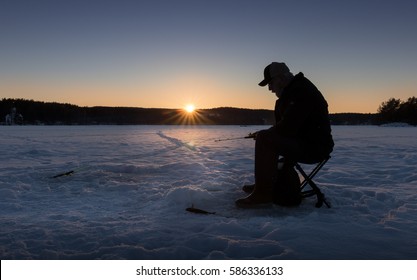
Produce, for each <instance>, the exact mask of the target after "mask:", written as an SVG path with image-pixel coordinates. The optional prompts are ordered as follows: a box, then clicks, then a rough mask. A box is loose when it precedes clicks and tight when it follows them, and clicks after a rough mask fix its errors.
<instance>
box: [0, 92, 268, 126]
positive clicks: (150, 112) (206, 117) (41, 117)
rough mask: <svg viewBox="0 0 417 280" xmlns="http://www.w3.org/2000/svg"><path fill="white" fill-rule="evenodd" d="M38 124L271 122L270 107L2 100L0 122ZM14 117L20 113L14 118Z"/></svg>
mask: <svg viewBox="0 0 417 280" xmlns="http://www.w3.org/2000/svg"><path fill="white" fill-rule="evenodd" d="M6 116H8V118H9V120H11V121H12V123H13V124H38V125H95V124H102V125H111V124H115V125H136V124H137V125H139V124H142V125H155V124H156V125H159V124H161V125H171V124H172V125H174V124H209V125H236V124H237V125H263V124H272V123H273V120H274V114H273V112H272V111H270V110H250V109H237V108H216V109H202V110H197V111H196V112H194V113H192V114H189V113H187V112H185V110H182V109H158V108H136V107H79V106H76V105H72V104H62V103H55V102H42V101H33V100H25V99H5V98H4V99H2V100H1V101H0V123H2V124H6ZM17 116H21V117H20V118H17Z"/></svg>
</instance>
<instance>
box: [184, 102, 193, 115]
mask: <svg viewBox="0 0 417 280" xmlns="http://www.w3.org/2000/svg"><path fill="white" fill-rule="evenodd" d="M184 109H185V111H187V113H192V112H194V111H195V106H194V104H188V105H186V106H185V108H184Z"/></svg>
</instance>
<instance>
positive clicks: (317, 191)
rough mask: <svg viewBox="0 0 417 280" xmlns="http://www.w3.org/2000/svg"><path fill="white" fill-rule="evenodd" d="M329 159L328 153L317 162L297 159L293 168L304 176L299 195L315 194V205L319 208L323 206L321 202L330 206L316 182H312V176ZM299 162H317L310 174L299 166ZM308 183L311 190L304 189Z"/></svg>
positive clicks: (308, 195)
mask: <svg viewBox="0 0 417 280" xmlns="http://www.w3.org/2000/svg"><path fill="white" fill-rule="evenodd" d="M329 159H330V155H329V156H327V157H325V158H324V159H322V160H321V161H319V162H303V161H299V162H296V163H295V164H294V166H295V168H296V169H297V170H298V172H300V173H301V175H302V176H303V177H304V181H303V182H302V183H301V185H300V189H301V196H302V197H303V198H305V197H310V196H314V195H316V196H317V203H316V207H317V208H320V207H321V206H323V203H324V204H326V206H327V207H328V208H330V203H329V202H328V201H327V200H326V198H325V196H324V194H323V193H322V192H321V191H320V189H319V187H318V186H317V185H316V183H314V182H313V177H314V176H315V175H316V174H317V173H318V172H319V171H320V169H321V168H322V167H323V166H324V165H325V164H326V162H327V161H328V160H329ZM300 163H304V164H317V165H316V166H315V167H314V168H313V170H312V171H311V172H310V174H308V175H307V173H306V172H305V171H304V170H303V169H302V168H301V166H300ZM307 184H308V185H310V187H311V190H304V188H305V187H306V186H307Z"/></svg>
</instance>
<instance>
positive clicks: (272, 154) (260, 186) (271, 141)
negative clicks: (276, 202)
mask: <svg viewBox="0 0 417 280" xmlns="http://www.w3.org/2000/svg"><path fill="white" fill-rule="evenodd" d="M302 153H303V151H302V148H301V145H300V141H299V140H297V139H295V138H288V137H282V136H280V135H279V134H278V133H277V131H276V129H275V127H271V128H270V129H267V130H261V131H259V132H258V134H257V136H256V144H255V185H256V189H257V191H261V190H268V189H272V187H273V177H274V172H276V169H277V165H278V158H279V156H284V157H286V158H292V159H297V158H300V157H301V156H302Z"/></svg>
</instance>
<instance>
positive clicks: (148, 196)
mask: <svg viewBox="0 0 417 280" xmlns="http://www.w3.org/2000/svg"><path fill="white" fill-rule="evenodd" d="M263 128H266V127H256V126H250V127H238V126H20V127H19V126H10V127H6V126H2V127H0V155H1V161H0V211H1V212H0V257H1V259H416V258H417V167H416V162H417V141H416V139H417V128H414V127H375V126H358V127H356V126H335V127H333V135H334V140H335V143H336V146H335V150H334V152H333V154H332V158H331V160H330V161H329V162H328V163H327V164H326V165H325V167H324V168H323V170H322V171H321V172H320V173H319V174H318V175H317V177H316V179H315V181H316V182H317V183H318V184H319V186H320V187H321V190H322V191H323V192H324V193H325V195H326V196H327V197H328V199H329V200H330V201H331V204H332V208H331V209H327V208H325V207H323V208H319V209H318V208H315V207H314V204H315V199H314V198H308V199H306V200H304V201H303V203H302V204H301V206H300V207H297V208H281V207H278V206H271V207H269V208H265V209H256V210H248V209H237V208H236V207H235V205H234V201H235V200H236V199H238V198H240V197H242V196H244V195H245V194H244V193H243V192H242V191H241V187H242V186H243V184H246V183H252V182H253V180H254V179H253V156H254V151H253V150H254V141H253V140H251V139H248V140H235V141H223V142H216V141H215V140H216V139H222V138H232V137H239V136H245V135H247V134H248V133H249V132H254V131H256V130H259V129H263ZM306 169H307V170H308V169H309V166H306ZM70 171H74V173H72V174H70V175H68V176H61V177H57V178H52V177H54V176H55V175H58V174H62V173H66V172H70ZM192 205H194V206H195V207H197V208H201V209H204V210H207V211H215V212H216V213H217V214H216V215H199V214H194V213H190V212H187V211H185V208H187V207H190V206H192Z"/></svg>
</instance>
